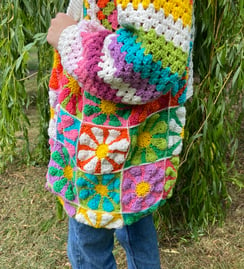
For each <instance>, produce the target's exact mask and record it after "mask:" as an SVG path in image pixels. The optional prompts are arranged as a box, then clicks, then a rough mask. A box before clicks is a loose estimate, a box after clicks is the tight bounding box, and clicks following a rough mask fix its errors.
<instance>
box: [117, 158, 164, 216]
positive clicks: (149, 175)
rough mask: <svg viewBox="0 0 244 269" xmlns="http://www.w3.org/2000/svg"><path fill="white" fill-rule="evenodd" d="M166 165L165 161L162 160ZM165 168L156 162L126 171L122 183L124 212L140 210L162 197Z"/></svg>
mask: <svg viewBox="0 0 244 269" xmlns="http://www.w3.org/2000/svg"><path fill="white" fill-rule="evenodd" d="M161 164H162V167H164V164H165V163H164V161H163V162H161ZM163 187H164V169H163V168H161V167H157V166H156V165H155V164H149V165H144V166H139V167H133V168H130V169H128V170H127V171H125V173H124V180H123V183H122V207H123V212H139V211H142V210H146V209H148V208H149V207H151V206H153V205H154V204H155V203H157V202H158V201H159V200H160V199H161V198H162V193H163Z"/></svg>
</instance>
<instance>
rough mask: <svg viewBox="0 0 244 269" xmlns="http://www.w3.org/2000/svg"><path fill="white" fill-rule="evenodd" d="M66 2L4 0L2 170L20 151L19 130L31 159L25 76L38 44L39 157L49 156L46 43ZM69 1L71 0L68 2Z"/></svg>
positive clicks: (0, 6) (0, 5)
mask: <svg viewBox="0 0 244 269" xmlns="http://www.w3.org/2000/svg"><path fill="white" fill-rule="evenodd" d="M65 2H67V1H60V0H52V1H41V0H37V1H28V0H19V1H18V0H1V2H0V19H1V24H0V37H1V39H0V40H1V41H0V50H1V53H0V66H1V69H0V100H1V104H0V170H1V169H2V168H3V167H4V166H5V164H6V163H8V162H9V161H13V158H14V156H15V155H16V143H17V139H16V133H17V132H21V133H22V136H23V139H22V141H24V142H22V143H23V144H24V145H23V149H24V156H26V158H27V161H29V160H30V158H31V155H30V152H29V144H28V125H29V120H28V118H27V116H26V109H27V108H28V106H29V99H28V95H27V93H26V89H25V85H24V80H25V79H24V78H25V77H27V76H28V69H27V61H28V59H29V55H30V54H29V52H30V50H31V49H32V48H33V47H37V48H38V62H39V65H38V66H39V69H38V75H37V85H38V89H37V105H38V110H39V114H40V136H39V146H38V154H37V155H38V158H39V161H40V160H42V161H45V160H47V158H48V147H47V141H48V138H47V124H48V119H49V108H48V101H47V98H48V92H47V89H48V87H47V85H48V78H49V74H50V67H51V61H52V53H53V50H52V49H51V47H50V46H48V45H47V43H46V32H47V29H48V26H49V24H50V20H51V18H52V17H53V16H54V15H55V14H56V13H57V12H58V11H61V10H64V8H65ZM66 4H67V3H66Z"/></svg>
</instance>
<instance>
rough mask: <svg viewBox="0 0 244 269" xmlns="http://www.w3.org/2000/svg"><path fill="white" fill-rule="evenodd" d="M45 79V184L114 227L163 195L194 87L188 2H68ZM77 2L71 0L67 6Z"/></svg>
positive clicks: (84, 216)
mask: <svg viewBox="0 0 244 269" xmlns="http://www.w3.org/2000/svg"><path fill="white" fill-rule="evenodd" d="M73 3H75V4H74V6H73V7H71V6H70V7H69V10H70V13H71V14H73V17H75V18H76V19H77V20H78V19H79V18H78V17H79V13H82V16H83V19H80V20H79V22H78V23H77V25H72V26H70V27H68V28H66V29H65V30H64V31H63V32H62V34H61V36H60V39H59V44H58V51H56V52H55V55H54V64H53V69H52V74H51V78H50V83H49V88H50V91H49V100H50V107H51V113H50V115H51V119H50V124H49V129H48V133H49V137H50V140H49V142H50V149H51V159H50V163H49V167H48V172H47V188H48V189H49V190H50V191H52V192H53V193H54V194H56V195H57V196H58V198H59V200H60V202H61V203H62V204H63V206H64V209H65V210H66V212H67V213H68V215H69V216H71V217H74V218H76V219H77V220H78V221H80V222H82V223H85V224H88V225H90V226H93V227H96V228H101V227H103V228H108V229H110V228H120V227H122V226H123V225H129V224H132V223H133V222H135V221H137V220H139V219H140V218H142V217H143V216H145V215H147V214H149V213H151V212H153V211H155V210H156V209H157V207H158V206H159V205H162V204H164V203H165V201H166V199H168V198H169V197H171V195H172V191H173V187H174V185H175V182H176V178H177V170H178V165H179V154H180V152H181V149H182V139H183V137H184V125H185V116H186V111H185V107H184V103H185V102H186V100H187V99H188V98H189V97H190V96H191V95H192V92H193V91H192V84H193V71H192V53H191V51H192V42H193V22H192V21H193V1H191V0H151V1H147V0H143V1H140V0H139V1H135V0H117V1H113V0H112V1H109V0H98V1H95V0H85V1H84V2H82V1H73ZM74 7H75V8H74Z"/></svg>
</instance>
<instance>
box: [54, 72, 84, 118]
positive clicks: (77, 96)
mask: <svg viewBox="0 0 244 269" xmlns="http://www.w3.org/2000/svg"><path fill="white" fill-rule="evenodd" d="M63 85H64V86H63V89H62V91H61V92H60V94H59V98H58V101H59V103H60V105H61V106H62V107H63V108H64V109H66V110H67V111H68V112H69V113H70V114H72V115H74V116H77V117H78V118H81V116H82V114H81V111H82V90H81V87H80V86H79V84H78V82H77V81H76V80H75V79H74V78H73V77H71V76H70V75H68V74H67V75H65V76H63Z"/></svg>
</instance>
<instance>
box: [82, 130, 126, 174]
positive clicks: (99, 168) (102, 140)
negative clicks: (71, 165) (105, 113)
mask: <svg viewBox="0 0 244 269" xmlns="http://www.w3.org/2000/svg"><path fill="white" fill-rule="evenodd" d="M80 133H81V135H80V137H79V144H78V166H79V167H80V169H81V170H82V171H84V172H87V173H92V174H94V173H98V174H105V173H110V172H115V171H118V170H119V169H121V168H122V167H123V164H124V162H125V158H126V154H127V151H128V149H129V137H128V133H127V129H111V128H109V129H107V128H102V127H101V128H98V127H92V126H88V125H84V126H82V128H81V132H80Z"/></svg>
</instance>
